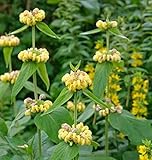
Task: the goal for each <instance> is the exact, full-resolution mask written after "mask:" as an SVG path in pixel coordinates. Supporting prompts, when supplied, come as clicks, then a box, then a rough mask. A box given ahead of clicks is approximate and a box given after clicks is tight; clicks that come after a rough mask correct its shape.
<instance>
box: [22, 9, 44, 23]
mask: <svg viewBox="0 0 152 160" xmlns="http://www.w3.org/2000/svg"><path fill="white" fill-rule="evenodd" d="M44 18H45V12H44V11H43V10H42V9H38V8H35V9H33V11H28V10H25V11H24V12H22V13H20V15H19V20H20V22H21V23H24V24H26V25H28V26H34V25H36V22H41V21H42V20H43V19H44Z"/></svg>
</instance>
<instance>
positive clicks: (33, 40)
mask: <svg viewBox="0 0 152 160" xmlns="http://www.w3.org/2000/svg"><path fill="white" fill-rule="evenodd" d="M32 48H33V49H34V48H35V26H33V27H32Z"/></svg>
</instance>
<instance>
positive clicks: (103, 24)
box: [96, 20, 118, 30]
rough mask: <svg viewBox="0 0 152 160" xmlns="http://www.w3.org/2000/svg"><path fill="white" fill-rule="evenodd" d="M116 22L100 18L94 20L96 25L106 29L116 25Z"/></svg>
mask: <svg viewBox="0 0 152 160" xmlns="http://www.w3.org/2000/svg"><path fill="white" fill-rule="evenodd" d="M117 25H118V23H117V21H109V22H104V21H102V20H98V21H97V22H96V27H97V28H100V29H101V30H107V29H110V28H115V27H117Z"/></svg>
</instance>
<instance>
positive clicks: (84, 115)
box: [78, 103, 94, 122]
mask: <svg viewBox="0 0 152 160" xmlns="http://www.w3.org/2000/svg"><path fill="white" fill-rule="evenodd" d="M93 105H94V103H90V104H89V105H88V106H87V108H86V109H85V110H84V112H83V113H82V114H81V115H80V116H79V118H78V122H85V121H86V120H87V119H89V118H90V117H91V116H92V115H93V114H94V109H93Z"/></svg>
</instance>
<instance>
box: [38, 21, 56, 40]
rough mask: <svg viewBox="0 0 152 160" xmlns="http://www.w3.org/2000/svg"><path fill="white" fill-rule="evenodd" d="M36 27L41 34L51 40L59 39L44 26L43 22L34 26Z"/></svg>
mask: <svg viewBox="0 0 152 160" xmlns="http://www.w3.org/2000/svg"><path fill="white" fill-rule="evenodd" d="M36 27H37V28H38V29H39V30H40V31H41V32H43V33H44V34H46V35H47V36H50V37H52V38H57V39H59V37H58V36H57V35H56V34H55V33H54V32H53V31H52V30H51V29H50V28H49V26H48V25H47V24H45V23H44V22H38V23H37V24H36Z"/></svg>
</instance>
